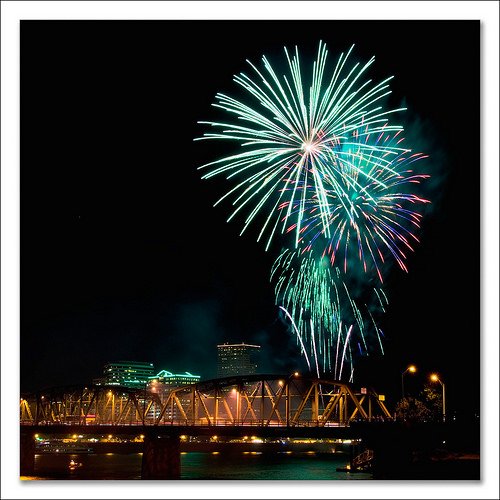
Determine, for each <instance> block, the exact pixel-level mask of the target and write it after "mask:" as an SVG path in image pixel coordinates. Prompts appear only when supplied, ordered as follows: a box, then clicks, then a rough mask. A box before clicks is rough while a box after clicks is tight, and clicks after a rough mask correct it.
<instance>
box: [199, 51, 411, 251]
mask: <svg viewBox="0 0 500 500" xmlns="http://www.w3.org/2000/svg"><path fill="white" fill-rule="evenodd" d="M353 47H354V46H352V47H351V48H350V49H349V51H348V52H347V53H346V54H343V53H342V54H341V55H340V56H339V58H338V60H337V63H336V65H335V66H334V69H333V71H329V72H327V54H328V51H327V50H326V47H325V45H324V44H323V43H321V42H320V44H319V49H318V56H317V60H316V61H315V62H314V64H313V67H312V77H311V81H310V86H309V89H308V92H307V91H305V87H307V85H308V84H307V83H305V81H304V78H303V76H302V71H301V66H300V59H299V53H298V50H297V49H295V55H293V57H290V54H289V52H288V51H287V49H286V48H285V55H286V58H287V62H288V69H289V75H283V76H282V77H281V78H280V77H279V76H278V75H277V74H276V72H275V71H274V69H273V68H272V66H271V64H270V63H269V61H268V60H267V59H266V57H263V58H262V62H263V66H264V69H263V70H259V69H258V68H257V67H256V66H255V65H253V64H252V63H250V62H249V61H248V62H249V64H250V66H251V68H252V70H253V72H254V73H255V76H256V77H257V78H255V77H254V79H252V78H250V77H249V76H247V75H246V74H244V73H241V74H240V75H238V76H235V77H234V81H235V82H236V83H237V84H238V85H239V86H241V87H242V88H243V89H244V90H245V91H246V93H247V94H248V96H249V97H251V98H252V99H254V104H256V105H255V106H253V107H252V105H249V104H245V103H244V102H242V101H240V100H237V99H235V98H232V97H229V96H227V95H225V94H220V93H219V94H217V96H216V99H217V103H216V104H214V106H215V107H218V108H221V109H223V110H225V111H226V112H228V113H229V114H230V115H231V116H233V117H235V118H236V119H237V120H236V121H235V122H231V121H229V122H214V121H208V122H200V123H202V124H207V125H210V126H212V127H213V128H215V129H217V130H218V131H216V132H210V133H205V134H204V136H203V137H200V138H198V139H197V140H202V139H217V140H226V141H227V140H229V141H235V142H236V143H239V145H240V146H241V147H242V148H243V149H244V151H243V152H237V153H236V154H233V155H231V156H227V157H224V158H221V159H218V160H216V161H213V162H210V163H207V164H205V165H202V166H201V167H199V168H200V169H203V170H205V171H206V173H205V174H204V175H203V178H205V179H208V178H210V177H213V176H217V175H226V176H227V178H228V179H229V180H230V181H231V182H232V183H233V187H232V188H231V189H230V190H229V191H228V192H227V193H226V194H225V195H224V196H222V198H220V199H219V200H218V201H217V202H216V203H215V205H217V204H218V203H220V202H221V201H222V200H224V199H226V198H231V197H232V198H233V202H232V204H233V206H234V210H233V211H232V213H231V215H230V216H229V219H228V221H229V220H231V219H233V218H234V217H235V216H236V215H237V214H238V213H239V212H242V211H246V216H245V221H244V226H243V229H242V231H241V233H243V232H244V231H245V230H246V229H247V227H248V226H249V225H250V224H251V223H252V222H254V221H255V220H256V219H257V217H256V216H257V214H259V213H264V214H265V215H264V217H263V224H262V226H261V228H260V232H259V235H258V240H260V239H261V238H263V237H264V235H265V234H266V235H267V236H266V238H267V243H266V249H268V248H269V246H270V244H271V241H272V239H273V237H274V235H275V234H276V232H277V231H279V232H281V233H283V232H285V231H286V230H287V229H288V230H289V228H290V227H292V228H293V230H294V233H295V242H294V245H295V247H297V246H298V244H299V240H300V235H301V232H302V229H303V216H304V214H305V213H306V210H309V211H310V209H311V205H314V208H315V210H316V212H317V214H316V218H317V219H318V221H319V222H320V224H321V226H322V230H323V231H324V233H325V234H326V235H329V233H330V227H329V226H330V221H331V218H332V215H333V214H332V208H331V203H330V202H329V191H330V189H331V187H332V182H333V183H334V184H335V182H336V181H335V179H336V178H337V177H338V176H339V175H340V176H343V175H346V174H345V172H346V171H350V172H356V174H355V175H356V176H357V177H359V176H361V177H364V176H366V175H368V174H367V172H366V171H365V170H366V169H364V170H363V169H362V170H359V169H357V168H356V162H354V163H353V162H352V155H351V154H350V153H349V147H350V146H351V145H355V147H356V148H358V150H359V154H361V155H363V156H364V157H365V158H366V160H365V161H366V162H368V163H370V162H374V163H373V165H374V166H375V165H376V166H377V168H379V169H382V170H386V169H387V170H389V171H391V163H392V159H395V158H397V157H398V156H399V155H400V154H401V153H402V152H403V151H406V150H405V149H404V148H402V147H400V146H399V145H398V144H392V143H391V144H385V143H383V142H379V143H377V144H372V143H370V142H369V141H362V140H359V137H360V136H362V137H364V136H368V137H369V136H370V135H378V134H380V133H381V132H385V133H388V132H398V131H401V130H402V127H401V126H399V125H390V124H389V122H388V116H389V115H390V114H392V113H394V112H397V111H402V110H403V109H404V108H399V109H392V110H388V111H383V110H382V107H381V106H380V105H379V104H380V103H379V101H381V99H383V98H384V97H386V96H387V95H388V94H390V92H391V91H390V90H389V84H388V82H389V81H390V80H391V79H392V77H389V78H387V79H385V80H383V81H382V82H380V83H378V84H373V83H372V81H371V80H370V79H365V73H366V71H367V70H368V68H369V67H370V66H371V65H372V63H373V62H374V60H375V59H374V58H373V57H372V58H371V59H370V60H369V61H368V62H367V63H365V64H364V65H361V64H359V63H356V64H354V65H353V66H352V67H351V68H350V69H349V68H348V65H347V61H348V59H349V56H350V54H351V52H352V49H353ZM306 94H307V95H306ZM353 132H356V140H355V141H353ZM353 182H354V181H353ZM309 189H312V190H313V193H314V196H311V194H310V193H309ZM261 222H262V221H261Z"/></svg>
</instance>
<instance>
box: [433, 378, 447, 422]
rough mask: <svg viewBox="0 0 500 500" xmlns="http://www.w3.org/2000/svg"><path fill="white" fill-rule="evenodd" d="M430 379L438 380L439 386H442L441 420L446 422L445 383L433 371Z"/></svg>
mask: <svg viewBox="0 0 500 500" xmlns="http://www.w3.org/2000/svg"><path fill="white" fill-rule="evenodd" d="M430 379H431V381H432V382H439V383H440V384H441V387H442V388H443V404H442V408H443V422H446V390H445V385H444V383H443V382H442V381H441V379H440V378H439V377H438V376H437V374H435V373H433V374H432V375H431V376H430Z"/></svg>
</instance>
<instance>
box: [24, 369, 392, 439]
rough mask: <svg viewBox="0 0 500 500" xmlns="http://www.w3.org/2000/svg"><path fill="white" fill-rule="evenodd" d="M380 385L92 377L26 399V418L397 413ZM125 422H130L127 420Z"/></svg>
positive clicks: (330, 421)
mask: <svg viewBox="0 0 500 500" xmlns="http://www.w3.org/2000/svg"><path fill="white" fill-rule="evenodd" d="M382 399H383V398H381V397H380V396H379V394H377V393H376V392H375V391H374V390H373V389H372V388H369V387H367V388H363V389H361V390H356V389H355V388H354V386H353V385H352V384H349V383H346V382H341V381H338V380H333V379H328V378H315V377H309V376H299V375H292V376H276V375H250V376H235V377H227V378H220V379H214V380H208V381H204V382H199V383H197V384H192V385H187V386H184V387H179V388H174V389H172V390H170V391H165V392H163V391H162V389H161V387H160V386H156V387H155V386H154V385H150V386H148V387H144V388H143V389H129V388H126V387H121V386H100V385H92V386H86V387H82V386H79V387H75V386H72V387H59V388H52V389H48V390H45V391H43V392H40V393H37V394H31V395H28V394H26V395H23V396H22V397H21V400H20V419H21V425H22V426H29V425H33V426H37V427H39V426H47V427H50V426H59V425H77V426H88V428H90V427H92V428H94V429H95V428H97V427H98V426H100V425H112V426H119V427H122V426H123V427H127V426H140V427H144V426H157V427H162V428H164V427H165V426H182V427H185V426H190V427H192V428H196V427H199V428H200V429H201V428H207V427H209V428H213V427H215V426H219V427H222V426H226V427H232V428H235V427H248V426H257V427H260V428H270V427H273V428H289V429H290V428H305V427H306V428H307V427H316V428H318V427H323V428H325V430H326V428H329V427H347V426H349V424H350V423H352V422H354V421H362V422H371V421H373V420H385V421H387V420H392V417H391V414H390V413H389V411H388V410H387V408H386V407H385V405H384V402H383V401H382ZM123 427H122V428H123Z"/></svg>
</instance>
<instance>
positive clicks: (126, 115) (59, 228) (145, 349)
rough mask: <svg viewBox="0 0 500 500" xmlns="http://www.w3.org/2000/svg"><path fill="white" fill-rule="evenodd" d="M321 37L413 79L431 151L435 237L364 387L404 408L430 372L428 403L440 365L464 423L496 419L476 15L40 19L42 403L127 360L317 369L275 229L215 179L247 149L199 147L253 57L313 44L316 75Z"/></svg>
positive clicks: (31, 183) (38, 372)
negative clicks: (205, 168)
mask: <svg viewBox="0 0 500 500" xmlns="http://www.w3.org/2000/svg"><path fill="white" fill-rule="evenodd" d="M319 40H323V41H324V42H326V44H327V46H328V49H329V61H330V64H331V65H333V61H334V60H336V57H337V55H338V53H339V52H340V51H345V50H347V49H348V48H349V47H350V45H351V44H353V43H355V44H356V47H355V50H354V56H355V57H354V59H356V58H358V60H362V61H365V60H367V59H369V57H371V56H372V55H375V56H376V61H375V63H374V64H373V65H372V67H371V69H370V72H369V74H370V76H372V77H373V78H374V79H375V80H377V81H380V80H382V79H383V78H385V77H387V76H390V75H395V78H394V80H393V81H392V82H391V89H392V90H393V93H392V95H391V96H390V98H389V101H388V102H389V105H390V106H392V107H397V106H399V105H400V104H404V105H406V106H407V107H408V111H407V112H406V113H403V114H401V115H400V119H399V122H402V123H404V124H405V125H408V128H409V131H410V135H412V134H413V135H414V136H415V137H418V139H419V141H420V142H419V145H422V146H421V147H420V149H421V150H424V151H425V152H426V153H428V154H430V156H431V159H430V160H429V162H428V163H427V164H426V166H425V169H424V167H423V166H422V169H424V170H426V171H427V170H428V173H430V174H431V175H432V176H433V180H432V182H430V183H429V186H428V189H429V192H428V197H429V198H430V199H432V201H433V205H432V210H429V212H428V213H427V214H426V217H425V218H424V221H423V225H422V228H423V230H422V232H421V233H420V238H421V244H420V245H417V246H416V251H415V252H414V253H413V254H411V255H410V257H409V259H408V268H409V270H410V272H409V274H406V273H404V272H403V271H401V270H400V269H399V268H394V270H393V273H392V274H391V275H390V276H389V278H388V280H387V282H386V288H385V289H386V291H387V294H388V297H389V307H388V311H387V314H386V315H385V316H383V317H382V319H381V321H379V326H380V327H381V328H382V330H383V332H384V335H385V340H384V347H385V355H384V356H380V355H376V354H374V355H372V356H370V357H368V358H364V359H363V360H360V362H359V364H358V366H357V367H356V370H355V382H356V383H359V384H361V385H362V384H363V383H364V384H366V383H368V384H372V385H373V386H374V387H375V388H376V389H378V390H379V392H386V393H387V395H388V400H389V401H390V402H393V401H394V400H395V399H397V398H398V397H399V396H400V392H399V391H400V387H401V386H400V383H401V372H402V371H403V370H404V369H405V368H406V366H408V364H409V363H415V364H416V365H417V366H418V368H419V371H418V374H417V375H416V376H415V377H411V376H407V377H406V378H405V384H406V385H407V387H408V390H409V391H418V389H419V388H421V387H422V384H423V383H424V381H425V378H426V375H427V374H428V373H429V372H430V371H434V370H436V371H438V372H439V373H440V374H441V376H442V378H443V380H445V381H446V383H447V406H448V407H449V408H450V411H451V410H455V409H456V410H458V411H462V410H463V409H465V407H466V406H467V408H468V409H469V410H471V409H472V410H475V409H476V408H477V407H478V404H479V369H480V314H479V312H480V311H479V304H480V295H479V292H480V290H479V263H480V260H479V258H480V255H479V230H480V223H479V179H480V156H479V135H480V130H479V22H476V21H451V22H450V21H388V22H382V21H366V22H363V21H352V22H350V21H338V22H334V21H325V22H323V21H286V22H277V21H226V22H224V21H223V22H215V21H165V22H161V21H160V22H153V21H151V22H147V21H146V22H142V21H130V22H118V21H117V22H105V21H101V22H89V21H83V22H76V21H74V22H70V21H60V22H48V21H45V22H35V21H33V22H32V21H24V22H22V23H21V219H20V223H21V225H20V229H21V339H20V342H21V359H20V368H21V390H22V391H34V390H38V389H41V388H44V387H50V386H55V385H65V384H85V383H88V382H90V381H91V379H92V378H93V377H97V376H100V375H101V372H102V366H103V365H104V364H105V363H106V362H107V361H112V360H121V359H127V360H144V361H150V362H152V363H154V365H155V368H156V369H157V370H158V371H159V370H160V369H167V370H170V371H186V370H187V371H190V372H193V373H196V374H200V375H201V376H202V377H204V378H209V377H212V376H215V373H216V370H215V369H216V344H217V343H221V342H224V341H230V342H241V341H243V342H247V343H258V344H260V345H262V348H263V349H262V350H263V355H262V359H261V367H262V370H261V371H264V372H271V373H288V372H290V371H292V370H295V369H300V370H304V363H303V361H302V360H301V358H300V354H299V350H298V347H297V346H296V341H295V338H294V337H293V336H292V335H291V334H290V333H289V331H288V329H287V326H286V325H285V324H283V323H282V322H281V321H280V319H279V315H278V310H277V307H276V306H275V304H274V294H273V289H272V286H271V284H270V283H269V272H270V268H271V265H272V262H273V261H274V258H275V256H276V249H274V250H272V251H269V252H267V253H266V252H265V251H264V245H262V244H259V243H257V242H256V236H257V227H254V228H250V229H249V231H248V232H247V233H246V234H245V235H244V236H241V237H240V236H238V234H239V232H240V229H241V224H239V221H238V222H234V223H226V222H225V220H226V218H227V216H228V213H229V212H228V206H229V205H221V206H218V207H216V208H213V207H212V205H213V203H214V202H215V201H216V200H217V199H218V198H219V197H220V196H221V195H222V194H223V193H224V192H225V191H224V189H225V187H227V186H228V185H227V184H226V183H225V182H224V179H223V178H221V179H219V180H216V179H214V180H208V181H207V180H206V181H202V180H201V179H200V173H199V172H198V171H197V170H196V168H197V167H198V166H199V165H201V164H203V163H206V162H208V161H211V160H213V159H215V158H217V157H220V156H221V155H223V154H227V152H228V151H233V149H232V148H233V145H231V144H230V143H229V142H226V143H223V142H222V141H220V142H219V143H218V144H213V143H211V144H208V143H206V142H193V139H194V138H195V137H199V136H201V135H202V134H203V132H205V131H206V128H204V127H203V126H201V125H198V124H197V121H200V120H210V119H215V118H216V117H220V115H218V114H217V112H216V110H215V109H214V108H213V107H211V104H212V103H213V102H214V97H215V94H216V93H217V92H224V93H227V94H230V95H232V94H235V93H236V92H237V90H236V89H237V86H236V84H234V83H233V82H232V76H233V75H234V74H237V73H239V72H241V71H245V72H247V73H248V72H249V66H248V65H247V64H246V63H245V59H249V60H251V61H252V62H254V63H259V61H260V58H261V56H262V55H266V56H268V57H269V59H270V60H271V61H272V63H273V64H274V63H275V64H276V65H277V66H278V67H279V65H280V64H283V63H284V61H285V59H284V53H283V46H287V47H289V48H292V47H293V46H294V45H298V46H299V50H300V51H301V55H302V58H303V62H304V68H306V67H308V66H307V62H309V61H312V58H313V57H314V56H315V55H316V51H317V46H318V42H319ZM283 69H284V67H283ZM457 96H460V99H459V100H457ZM396 121H397V120H396ZM465 395H467V396H465Z"/></svg>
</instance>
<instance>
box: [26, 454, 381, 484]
mask: <svg viewBox="0 0 500 500" xmlns="http://www.w3.org/2000/svg"><path fill="white" fill-rule="evenodd" d="M71 459H73V460H74V461H75V462H77V463H81V464H82V465H81V466H80V467H78V468H76V469H74V470H70V469H69V467H68V464H69V461H70V460H71ZM141 461H142V453H129V454H119V453H107V454H81V455H77V454H75V455H70V454H61V455H58V454H40V455H36V456H35V476H31V477H23V479H35V480H36V479H42V480H44V479H45V480H47V479H49V480H50V479H64V480H68V479H76V480H85V479H92V480H96V479H104V480H105V479H108V480H129V479H140V478H141ZM348 461H349V456H348V455H347V454H345V453H316V452H287V453H277V452H240V453H224V452H219V453H200V452H183V453H181V479H187V480H196V479H199V480H212V479H213V480H224V479H228V480H234V479H243V480H287V481H288V480H321V481H325V480H366V479H372V475H371V474H369V473H360V472H358V473H348V472H337V470H336V469H337V467H344V466H345V465H346V464H347V463H348Z"/></svg>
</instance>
